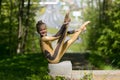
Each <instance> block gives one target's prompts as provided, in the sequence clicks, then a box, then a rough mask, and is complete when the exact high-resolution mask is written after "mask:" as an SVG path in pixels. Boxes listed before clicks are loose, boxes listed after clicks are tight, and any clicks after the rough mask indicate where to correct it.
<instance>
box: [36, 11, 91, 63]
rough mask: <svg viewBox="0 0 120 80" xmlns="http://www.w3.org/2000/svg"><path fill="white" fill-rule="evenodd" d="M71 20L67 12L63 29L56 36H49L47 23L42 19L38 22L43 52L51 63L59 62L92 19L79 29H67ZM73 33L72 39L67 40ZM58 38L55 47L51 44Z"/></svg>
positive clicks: (37, 26)
mask: <svg viewBox="0 0 120 80" xmlns="http://www.w3.org/2000/svg"><path fill="white" fill-rule="evenodd" d="M70 21H71V19H70V18H69V12H68V13H66V15H65V19H64V23H63V25H62V27H61V29H60V30H59V31H58V32H57V33H56V34H55V35H54V36H47V27H46V24H45V23H43V22H42V21H38V23H37V24H36V28H37V32H38V33H39V34H40V36H41V38H40V46H41V48H42V51H43V54H44V55H45V57H46V58H47V60H48V61H49V62H50V63H58V62H59V61H60V59H61V58H62V56H63V55H64V53H65V52H66V50H67V49H68V48H69V46H70V45H71V44H72V43H73V42H74V41H75V40H77V38H78V36H79V34H80V33H81V32H82V31H83V30H85V29H86V25H87V24H88V23H90V21H87V22H85V23H84V24H83V25H82V26H81V27H80V28H79V29H77V30H72V31H67V29H68V24H69V22H70ZM69 34H73V35H72V37H71V39H69V40H67V41H65V38H66V36H67V35H69ZM54 40H58V42H57V44H56V47H55V49H53V47H52V45H51V41H54Z"/></svg>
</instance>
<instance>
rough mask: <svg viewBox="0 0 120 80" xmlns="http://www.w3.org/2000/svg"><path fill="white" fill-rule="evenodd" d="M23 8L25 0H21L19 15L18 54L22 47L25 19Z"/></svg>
mask: <svg viewBox="0 0 120 80" xmlns="http://www.w3.org/2000/svg"><path fill="white" fill-rule="evenodd" d="M23 8H24V0H20V2H19V15H18V45H17V54H19V53H21V47H22V34H23V28H22V19H23Z"/></svg>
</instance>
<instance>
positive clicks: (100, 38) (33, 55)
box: [0, 0, 120, 80]
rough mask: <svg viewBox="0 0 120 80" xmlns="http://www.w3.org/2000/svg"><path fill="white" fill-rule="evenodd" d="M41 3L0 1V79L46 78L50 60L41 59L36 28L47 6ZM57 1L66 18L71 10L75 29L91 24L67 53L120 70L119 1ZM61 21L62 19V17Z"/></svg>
mask: <svg viewBox="0 0 120 80" xmlns="http://www.w3.org/2000/svg"><path fill="white" fill-rule="evenodd" d="M41 1H43V0H19V1H18V0H0V80H13V78H14V79H15V78H16V80H26V79H28V80H33V79H32V78H34V80H40V79H41V80H44V79H43V78H40V77H41V76H42V75H44V76H45V75H47V61H46V59H44V57H43V56H42V53H41V50H40V45H39V39H40V37H39V35H38V34H37V32H36V27H35V25H36V22H37V20H39V18H40V17H41V16H43V15H44V14H45V13H46V9H47V6H48V4H44V5H43V4H41V3H40V2H41ZM56 1H58V2H59V3H58V4H59V6H60V7H61V8H60V10H59V12H60V14H61V15H63V17H64V14H65V11H66V10H70V11H71V13H70V16H71V18H72V22H71V24H70V27H72V29H76V28H78V26H79V25H81V24H82V23H83V22H85V21H87V20H90V21H91V23H90V24H89V25H88V27H87V31H86V32H84V33H82V34H81V35H80V38H79V39H78V40H77V41H76V42H75V43H74V44H73V45H72V46H71V47H70V48H69V49H68V51H67V53H76V52H77V53H79V54H84V53H88V55H87V57H86V59H87V60H88V62H89V64H91V65H93V66H95V67H96V68H97V69H113V70H114V69H120V1H119V0H70V1H72V3H71V2H70V1H69V0H56ZM76 1H77V2H76ZM60 2H61V3H60ZM76 3H78V4H76ZM60 4H61V5H60ZM52 5H53V4H52ZM56 5H57V4H56ZM49 16H50V15H49ZM53 16H54V15H53ZM46 19H47V18H46V17H45V18H44V20H46ZM60 19H62V20H63V18H62V17H61V18H60ZM48 21H49V19H48ZM54 22H55V21H54ZM76 25H77V26H76ZM50 26H51V25H48V32H49V33H51V34H54V33H55V32H56V31H57V30H58V29H59V27H57V28H56V27H55V26H53V27H50ZM74 26H75V27H74ZM68 57H69V56H68ZM42 73H44V74H42ZM15 76H16V77H15ZM5 77H6V78H5ZM45 77H46V78H49V77H48V76H45ZM45 77H44V78H45ZM37 78H39V79H37Z"/></svg>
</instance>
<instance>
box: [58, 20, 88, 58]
mask: <svg viewBox="0 0 120 80" xmlns="http://www.w3.org/2000/svg"><path fill="white" fill-rule="evenodd" d="M88 23H90V21H87V22H85V23H84V24H83V25H82V26H81V27H80V28H79V29H78V30H77V31H76V32H75V33H74V34H73V36H72V37H71V39H70V40H68V41H66V42H65V43H64V44H63V46H62V49H61V52H60V56H59V57H60V58H61V57H62V56H63V55H64V53H65V52H66V50H67V49H68V48H69V46H70V45H71V44H72V43H73V42H74V41H75V40H77V38H78V36H79V34H80V33H81V32H82V31H83V30H85V28H86V25H87V24H88Z"/></svg>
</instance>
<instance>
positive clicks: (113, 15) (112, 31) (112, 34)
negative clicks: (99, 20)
mask: <svg viewBox="0 0 120 80" xmlns="http://www.w3.org/2000/svg"><path fill="white" fill-rule="evenodd" d="M119 9H120V1H118V0H115V1H114V3H112V4H111V5H110V6H109V9H108V10H106V11H105V12H106V16H107V18H108V20H107V24H106V23H103V26H104V28H103V30H102V32H101V36H100V37H99V39H98V40H97V44H98V48H97V51H98V53H100V55H101V56H103V57H104V58H106V59H107V60H108V61H107V62H108V63H111V64H113V65H117V66H120V63H119V61H120V59H119V57H120V48H119V47H120V41H119V40H120V28H119V27H120V19H119V18H120V10H119Z"/></svg>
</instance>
